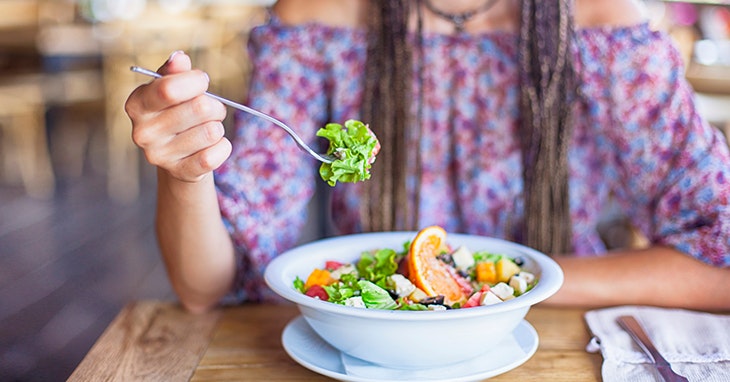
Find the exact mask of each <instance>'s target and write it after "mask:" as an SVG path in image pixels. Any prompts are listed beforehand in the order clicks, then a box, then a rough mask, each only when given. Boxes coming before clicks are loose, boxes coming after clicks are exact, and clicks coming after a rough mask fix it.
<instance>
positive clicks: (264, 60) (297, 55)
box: [215, 23, 328, 302]
mask: <svg viewBox="0 0 730 382" xmlns="http://www.w3.org/2000/svg"><path fill="white" fill-rule="evenodd" d="M310 32H311V31H307V30H305V29H303V28H298V27H285V26H282V25H277V24H272V23H269V24H267V25H263V26H260V27H257V28H255V29H253V30H252V33H251V35H250V39H249V45H248V47H249V52H250V55H249V57H250V59H251V64H252V77H251V82H250V90H249V93H248V98H249V99H248V103H247V105H248V106H251V107H252V108H254V109H257V110H259V111H262V112H264V113H266V114H269V115H271V116H273V117H274V118H277V119H279V120H281V121H282V122H284V123H286V124H288V125H289V126H291V127H292V128H293V129H294V130H295V131H296V132H297V134H298V135H300V136H301V137H302V139H304V141H306V142H309V143H310V144H316V143H315V142H317V141H318V140H321V139H320V138H316V135H315V133H316V131H317V129H318V128H319V127H321V126H324V122H325V121H326V120H327V118H328V116H327V114H328V112H327V97H326V92H325V90H326V89H325V87H326V71H325V69H326V65H325V63H324V62H323V55H322V54H321V52H320V50H321V46H320V44H319V43H318V41H321V39H320V38H318V36H317V35H316V34H314V33H310ZM234 119H235V136H234V137H233V140H232V143H233V152H232V154H231V157H230V158H229V159H228V160H227V161H226V162H225V163H224V164H223V165H222V166H221V167H220V168H219V169H218V170H217V171H216V172H215V181H216V187H217V190H218V200H219V204H220V209H221V213H222V216H223V219H224V222H225V224H226V226H227V228H228V229H229V231H230V233H231V236H232V238H233V241H234V245H235V247H236V250H237V268H238V269H237V272H236V279H235V283H234V286H233V291H232V293H231V295H230V296H227V297H226V301H229V302H240V301H245V300H261V299H263V298H267V295H266V294H265V290H266V288H264V287H263V286H264V284H263V280H262V275H263V271H264V268H265V266H266V264H268V262H269V260H271V258H272V257H274V256H275V255H277V254H279V253H281V252H282V251H284V250H286V249H288V248H290V247H291V246H293V245H294V244H296V242H297V240H298V239H299V233H300V232H301V230H302V227H303V225H304V224H305V222H306V219H307V214H306V213H307V204H308V202H309V200H310V199H311V197H312V195H313V193H314V189H315V185H316V184H315V181H316V179H317V178H316V177H317V176H318V173H317V171H318V164H317V163H315V162H314V159H313V158H311V157H310V156H309V155H308V154H305V153H304V152H303V151H301V150H300V149H299V148H298V146H297V145H296V144H295V143H294V140H292V139H291V137H289V135H288V134H287V133H286V132H285V131H284V130H283V129H281V128H280V127H278V126H276V125H274V124H272V123H270V122H267V121H265V120H264V119H261V118H259V117H255V116H252V115H250V114H247V113H243V112H238V113H237V114H235V117H234ZM313 147H317V146H316V145H315V146H313ZM262 292H263V293H264V294H263V295H262Z"/></svg>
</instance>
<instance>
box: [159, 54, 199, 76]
mask: <svg viewBox="0 0 730 382" xmlns="http://www.w3.org/2000/svg"><path fill="white" fill-rule="evenodd" d="M192 68H193V63H192V61H191V60H190V56H188V55H187V54H185V52H183V51H182V50H176V51H174V52H172V54H170V58H168V59H167V61H165V63H164V64H163V65H162V66H160V68H159V69H157V73H160V74H162V75H167V74H172V73H179V72H186V71H188V70H191V69H192Z"/></svg>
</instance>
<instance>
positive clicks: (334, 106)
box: [215, 17, 730, 301]
mask: <svg viewBox="0 0 730 382" xmlns="http://www.w3.org/2000/svg"><path fill="white" fill-rule="evenodd" d="M365 40H366V33H365V31H364V30H359V29H352V28H343V27H332V26H326V25H322V24H316V23H313V24H304V25H296V26H290V25H283V24H282V23H281V22H279V21H278V20H277V19H276V18H275V17H272V18H271V20H270V21H269V22H268V23H267V24H265V25H261V26H259V27H256V28H255V29H253V31H252V33H251V35H250V41H249V51H250V57H251V60H252V64H253V74H252V78H251V88H250V93H249V98H250V99H249V101H248V104H249V105H251V106H252V107H254V108H256V109H258V110H261V111H263V112H265V113H268V114H270V115H273V116H275V117H277V118H279V119H281V120H283V121H286V122H287V123H289V124H290V125H291V126H293V127H294V128H295V129H296V130H297V132H298V133H299V134H300V135H301V136H302V137H303V138H304V139H305V140H308V141H310V142H318V141H321V138H317V137H316V136H315V132H316V130H317V129H318V128H320V127H322V126H324V124H326V123H327V122H339V123H342V122H344V121H345V120H347V119H351V118H352V119H360V118H359V106H360V100H361V96H362V81H363V71H364V63H365V55H366V51H365ZM423 54H424V57H423V59H424V63H425V65H424V66H425V74H424V76H425V78H424V83H425V84H426V86H425V87H424V90H423V91H424V99H425V114H424V118H423V119H424V120H423V126H422V131H423V133H422V140H421V142H419V144H420V145H421V151H422V152H423V153H424V154H423V155H426V156H427V157H424V158H423V164H424V165H423V173H422V176H421V181H422V184H421V187H422V188H421V190H422V191H421V200H420V201H419V202H420V206H421V207H420V211H421V213H420V216H418V222H419V225H420V226H422V227H423V226H427V225H433V224H436V225H441V226H442V227H444V228H445V229H446V230H447V231H448V232H466V233H471V234H480V235H488V236H495V237H506V238H508V237H515V232H514V231H515V230H516V226H517V224H518V222H519V220H520V217H521V215H522V213H523V206H522V205H521V202H520V200H521V198H520V194H521V192H522V178H521V176H520V175H519V174H521V173H522V170H521V166H522V164H521V160H520V150H519V142H518V139H517V135H516V131H517V130H516V128H517V119H518V92H519V89H518V81H517V78H518V76H517V65H516V60H517V35H516V34H515V33H511V32H488V33H483V34H477V35H468V34H462V35H441V34H426V35H425V41H424V49H423ZM574 57H575V62H576V65H577V68H578V71H579V77H580V80H581V81H582V85H581V86H582V88H581V92H582V96H581V99H580V100H579V103H578V105H577V106H576V107H575V110H574V112H575V118H574V121H575V127H574V133H573V137H572V140H573V142H572V146H571V147H572V148H571V151H570V153H569V163H570V165H569V166H570V180H569V187H570V205H571V216H572V220H573V224H574V226H573V232H574V239H573V246H574V248H575V250H576V255H579V256H595V255H600V254H602V253H605V251H606V248H605V246H604V244H603V242H602V241H601V240H600V238H599V236H598V233H597V229H596V228H597V223H598V222H599V219H600V218H601V216H602V215H601V214H602V212H603V211H604V207H605V206H606V205H607V204H608V203H609V201H610V200H614V201H615V202H614V203H617V205H619V206H620V207H621V208H622V209H623V211H624V212H625V213H626V214H627V215H628V216H629V217H630V218H631V220H632V222H633V223H634V224H635V225H636V226H637V227H638V228H639V229H641V230H642V231H643V232H644V233H645V234H646V235H647V237H648V238H649V239H650V240H651V242H652V243H654V244H659V245H667V246H672V247H675V248H677V249H678V250H680V251H682V252H685V253H687V254H688V255H690V256H693V257H695V258H698V259H700V260H701V261H704V262H706V263H709V264H712V265H715V266H724V267H727V266H730V154H729V153H728V146H727V142H726V141H725V139H724V137H723V136H722V134H721V133H720V132H719V131H718V130H717V129H715V128H713V127H711V126H709V125H708V124H707V123H706V122H705V121H703V120H702V119H701V117H700V116H699V115H698V113H697V110H696V108H695V106H694V104H693V93H692V90H691V88H690V87H689V85H688V84H687V83H686V82H685V79H684V75H683V73H684V72H683V68H682V62H681V58H680V55H679V54H678V52H677V51H676V49H675V47H674V46H673V44H672V42H671V40H670V39H669V37H668V36H666V35H665V34H662V33H660V32H656V31H652V30H651V29H650V28H649V26H648V25H647V24H639V25H635V26H630V27H611V28H608V27H606V28H590V29H581V30H579V31H578V34H577V44H576V49H575V54H574ZM414 79H415V71H414ZM416 88H417V87H416V86H415V81H414V89H416ZM236 117H237V118H236V121H237V122H236V133H235V139H234V142H233V146H234V151H233V154H232V155H231V157H230V158H229V159H228V161H227V162H226V163H225V164H224V165H223V166H222V167H221V168H219V169H218V170H217V171H216V174H215V176H216V184H217V187H218V191H219V202H220V207H221V211H222V214H223V217H224V220H225V223H226V224H227V227H228V229H229V230H230V233H231V235H232V237H233V240H234V242H235V245H236V247H237V250H238V259H237V266H238V273H237V277H236V281H235V285H234V290H233V291H232V293H231V295H230V296H228V298H227V300H228V301H246V300H254V301H255V300H261V299H262V298H267V297H268V296H269V295H270V293H268V292H267V291H266V288H265V287H264V284H263V282H262V274H263V270H264V268H265V266H266V264H267V263H268V261H269V260H270V259H271V258H273V257H274V256H276V255H277V254H279V253H281V252H283V251H285V250H287V249H288V248H290V247H292V246H293V245H295V244H296V243H297V242H298V240H299V239H300V234H301V232H302V230H303V229H304V227H305V224H311V223H309V222H308V217H307V208H308V207H307V206H308V203H309V201H310V199H311V198H312V196H313V195H314V193H315V189H316V188H317V182H322V180H321V178H320V177H319V175H318V172H317V171H318V167H319V165H318V163H315V161H314V160H313V159H312V158H310V157H309V156H308V155H306V154H304V153H303V152H302V151H300V149H298V148H297V146H296V145H295V144H294V141H293V140H292V139H291V138H289V137H288V136H287V135H286V133H285V132H284V131H283V130H282V129H280V128H277V127H275V126H273V125H271V124H270V123H268V122H266V121H264V120H262V119H260V118H256V117H251V116H250V115H247V114H240V115H237V116H236ZM374 130H375V131H376V133H377V127H374ZM320 143H321V142H320ZM357 190H358V185H357V184H355V185H353V184H338V185H337V186H336V187H335V188H334V189H333V190H332V197H331V212H327V213H326V214H327V215H331V219H332V223H333V226H335V227H337V229H338V230H339V233H348V232H357V231H358V225H357V214H358V192H357Z"/></svg>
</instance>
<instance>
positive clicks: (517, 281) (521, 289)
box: [509, 274, 527, 294]
mask: <svg viewBox="0 0 730 382" xmlns="http://www.w3.org/2000/svg"><path fill="white" fill-rule="evenodd" d="M509 286H511V287H512V288H514V289H515V291H516V292H517V294H523V293H525V291H526V290H527V280H526V279H525V278H524V277H522V276H520V274H516V275H514V276H512V277H510V279H509Z"/></svg>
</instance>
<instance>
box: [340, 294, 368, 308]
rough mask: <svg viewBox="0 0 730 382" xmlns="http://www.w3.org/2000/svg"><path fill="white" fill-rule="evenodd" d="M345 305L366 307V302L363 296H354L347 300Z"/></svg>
mask: <svg viewBox="0 0 730 382" xmlns="http://www.w3.org/2000/svg"><path fill="white" fill-rule="evenodd" d="M345 306H352V307H355V308H366V306H365V302H364V301H363V300H362V297H360V296H352V297H350V298H348V299H347V300H345Z"/></svg>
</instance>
